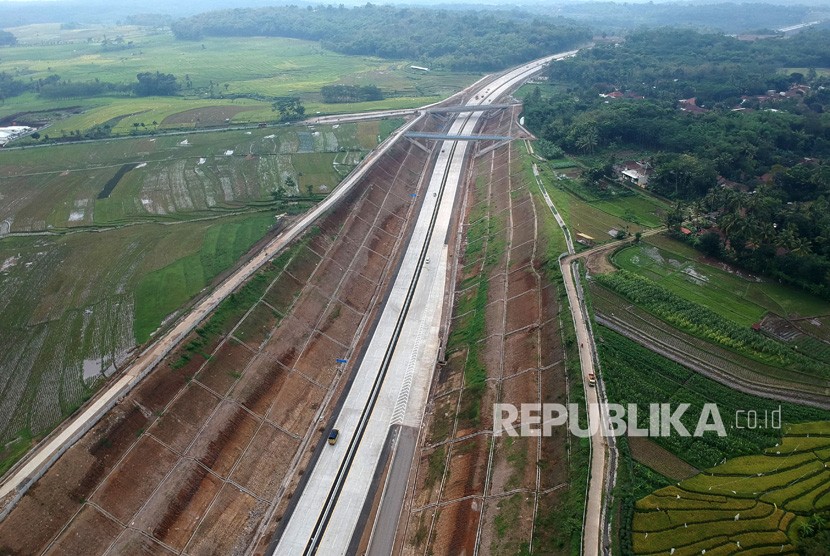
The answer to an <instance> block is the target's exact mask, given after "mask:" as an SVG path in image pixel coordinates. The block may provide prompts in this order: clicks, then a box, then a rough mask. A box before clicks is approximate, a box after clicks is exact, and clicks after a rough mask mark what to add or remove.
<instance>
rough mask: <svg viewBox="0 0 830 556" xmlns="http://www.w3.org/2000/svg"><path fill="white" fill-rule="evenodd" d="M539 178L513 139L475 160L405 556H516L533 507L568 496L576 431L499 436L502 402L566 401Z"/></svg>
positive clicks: (506, 125) (503, 129)
mask: <svg viewBox="0 0 830 556" xmlns="http://www.w3.org/2000/svg"><path fill="white" fill-rule="evenodd" d="M515 116H516V115H515V114H511V113H509V112H505V113H503V114H502V115H501V116H500V117H493V118H492V119H490V120H489V122H488V123H487V124H486V127H485V128H484V130H483V131H482V133H493V134H499V135H507V134H511V131H513V127H514V125H515V124H514V123H513V122H514V121H515ZM485 146H486V145H482V148H483V147H485ZM531 179H532V176H525V175H524V172H523V170H522V164H521V161H520V160H519V153H518V150H515V147H512V146H511V147H501V148H499V149H496V150H494V151H492V152H491V153H488V154H486V155H484V156H482V157H480V158H478V159H476V161H475V165H474V168H473V172H472V175H471V177H470V179H469V180H468V183H467V186H466V203H465V206H466V212H465V215H464V222H463V226H462V234H463V235H462V238H461V239H462V241H461V258H460V260H459V263H458V264H459V268H458V277H457V282H456V284H455V288H456V292H455V304H454V307H453V318H452V321H451V328H450V331H449V340H448V349H447V359H448V362H447V365H446V366H444V367H442V368H441V369H439V371H438V372H437V373H436V379H435V382H434V383H433V385H432V389H431V392H430V403H429V405H428V410H427V411H428V415H427V417H426V421H425V429H424V430H423V431H422V435H421V446H420V451H419V452H418V456H417V461H416V468H415V469H414V470H413V473H415V477H414V490H413V491H412V492H411V493H410V494H409V496H408V499H407V502H406V505H405V509H404V512H405V515H404V517H403V519H402V522H401V526H400V530H399V544H398V546H399V547H400V549H401V553H403V554H432V553H434V554H473V552H474V551H475V550H476V548H478V550H479V551H480V553H481V554H505V553H510V554H512V553H517V552H519V551H520V549H521V547H522V546H523V545H525V544H526V543H529V542H531V540H532V538H531V534H532V530H533V527H532V523H533V518H534V515H536V514H537V513H538V512H540V511H547V509H548V508H551V507H555V506H556V505H558V504H559V503H561V500H560V499H559V498H558V496H559V495H560V493H561V491H562V489H563V488H566V483H567V472H568V470H567V442H568V437H567V435H566V434H565V433H564V432H563V431H556V432H555V434H554V435H553V436H550V437H546V438H515V439H514V438H508V437H505V436H499V437H494V436H493V434H492V426H493V421H492V417H493V415H492V414H493V404H494V403H496V402H501V403H512V404H516V405H519V404H522V403H539V402H553V401H555V402H560V403H565V402H566V400H567V395H566V381H565V368H564V363H563V353H562V347H561V331H560V324H559V305H558V301H557V299H558V296H557V293H556V286H555V285H552V284H549V283H548V282H547V280H546V278H545V277H544V275H543V271H542V268H543V266H544V265H545V264H546V263H547V260H546V256H547V255H546V249H545V245H544V242H543V241H542V240H541V239H540V226H539V222H538V221H537V219H538V218H543V217H544V216H545V213H544V212H542V210H547V209H543V208H542V206H541V205H537V202H536V200H535V199H534V197H533V196H532V195H531V192H530V190H529V188H528V184H529V183H530V180H531ZM537 534H538V533H537Z"/></svg>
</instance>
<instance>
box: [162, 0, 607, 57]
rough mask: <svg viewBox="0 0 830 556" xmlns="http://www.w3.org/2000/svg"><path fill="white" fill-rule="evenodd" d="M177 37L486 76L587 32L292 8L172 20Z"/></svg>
mask: <svg viewBox="0 0 830 556" xmlns="http://www.w3.org/2000/svg"><path fill="white" fill-rule="evenodd" d="M172 29H173V33H174V34H175V35H176V37H178V38H179V39H189V40H198V39H200V38H201V37H203V36H263V35H264V36H278V37H290V38H298V39H309V40H319V41H321V43H322V45H323V46H325V47H326V48H330V49H331V50H334V51H336V52H342V53H345V54H362V55H370V56H380V57H382V58H393V59H408V60H419V61H423V62H425V63H428V64H430V65H436V66H442V67H446V68H449V69H453V70H484V71H487V70H493V69H501V68H505V67H507V66H510V65H514V64H517V63H520V62H524V61H527V60H531V59H533V58H538V57H540V56H543V55H545V54H550V53H553V52H558V51H561V50H565V49H567V48H570V47H572V46H574V45H576V44H578V43H581V42H584V41H587V40H588V39H590V37H591V35H590V33H589V32H588V31H587V29H585V28H583V27H579V26H577V25H574V24H570V23H567V22H564V21H563V20H560V19H550V18H543V17H541V16H540V17H536V18H533V17H531V16H529V15H528V14H526V13H522V14H520V13H512V12H493V11H489V12H476V11H464V12H456V11H446V10H429V9H420V8H419V9H416V8H397V7H392V6H373V5H371V4H367V5H365V6H363V7H359V8H353V9H347V8H345V7H342V6H341V7H333V6H328V7H325V6H318V7H315V8H312V7H311V6H309V7H308V8H299V7H296V6H281V7H269V8H261V9H236V10H225V11H216V12H208V13H205V14H201V15H197V16H194V17H190V18H186V19H182V20H179V21H176V22H175V23H173V25H172Z"/></svg>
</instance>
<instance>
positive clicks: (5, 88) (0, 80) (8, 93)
mask: <svg viewBox="0 0 830 556" xmlns="http://www.w3.org/2000/svg"><path fill="white" fill-rule="evenodd" d="M27 89H28V85H26V83H24V82H23V81H20V80H19V79H15V78H14V77H13V76H12V75H10V74H8V73H6V72H0V102H2V101H4V100H5V99H7V98H11V97H16V96H17V95H21V94H23V93H24V92H26V90H27Z"/></svg>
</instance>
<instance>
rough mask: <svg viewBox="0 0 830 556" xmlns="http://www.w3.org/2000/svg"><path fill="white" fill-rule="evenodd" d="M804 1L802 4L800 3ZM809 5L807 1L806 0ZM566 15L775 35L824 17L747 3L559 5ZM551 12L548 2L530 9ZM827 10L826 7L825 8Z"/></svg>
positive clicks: (611, 24) (638, 25)
mask: <svg viewBox="0 0 830 556" xmlns="http://www.w3.org/2000/svg"><path fill="white" fill-rule="evenodd" d="M799 4H801V3H799ZM805 4H806V2H805ZM557 8H558V10H557V12H558V13H560V14H561V15H562V16H564V17H567V18H570V19H574V20H576V21H584V22H586V23H588V24H590V25H591V26H593V27H594V28H595V29H602V30H605V31H611V32H615V31H620V30H630V29H642V28H644V27H661V26H665V25H671V26H674V27H685V28H695V29H707V30H713V31H721V32H724V33H752V34H760V35H766V34H774V33H775V31H771V30H770V29H775V28H778V27H781V26H782V25H785V24H787V23H789V22H793V23H797V22H799V21H813V20H817V19H821V14H820V13H816V12H817V11H816V10H815V8H814V7H812V6H810V7H808V6H806V5H788V6H785V5H781V3H778V4H766V3H745V2H719V3H711V4H710V3H706V2H687V3H681V2H647V3H646V2H642V3H641V2H603V1H593V2H567V3H561V4H557ZM528 9H531V10H534V11H536V12H543V13H544V12H545V11H549V10H550V7H549V6H548V5H544V4H542V5H540V6H539V7H533V8H528ZM822 11H823V10H822Z"/></svg>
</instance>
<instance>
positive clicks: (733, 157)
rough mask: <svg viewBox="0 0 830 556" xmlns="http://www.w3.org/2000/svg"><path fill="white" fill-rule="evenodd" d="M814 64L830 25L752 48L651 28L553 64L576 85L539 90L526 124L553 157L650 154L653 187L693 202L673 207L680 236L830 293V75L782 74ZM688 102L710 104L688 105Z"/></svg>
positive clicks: (824, 54) (825, 59) (562, 82)
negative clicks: (546, 93) (684, 104)
mask: <svg viewBox="0 0 830 556" xmlns="http://www.w3.org/2000/svg"><path fill="white" fill-rule="evenodd" d="M812 64H816V65H822V66H823V65H825V64H830V33H829V32H827V31H814V32H805V33H802V34H800V35H798V36H796V37H795V38H793V39H787V40H775V39H773V40H768V41H759V42H756V43H751V44H749V43H744V42H741V41H738V40H736V39H733V38H730V37H726V36H723V35H711V34H710V35H707V34H701V33H696V32H692V31H681V30H672V31H668V30H653V31H644V32H638V33H634V34H632V35H631V36H630V37H629V38H628V39H627V40H626V41H625V42H624V43H621V44H620V45H619V46H607V47H606V46H600V47H597V48H594V49H591V50H589V51H585V52H584V53H580V55H579V56H577V57H576V58H574V59H572V60H569V61H565V62H562V63H558V64H555V65H553V66H552V68H551V70H550V71H551V73H550V78H551V80H552V81H553V82H555V83H557V84H558V85H559V86H560V87H561V88H564V89H565V91H564V93H563V94H555V95H552V96H551V97H550V98H544V97H543V95H542V94H541V93H540V92H539V91H538V90H537V91H534V92H532V93H531V94H530V95H528V97H527V98H526V99H525V122H526V124H527V125H528V126H529V127H530V129H532V130H533V131H534V132H536V133H537V135H538V136H539V137H541V138H543V139H544V141H545V149H543V150H546V151H552V152H554V153H555V152H556V151H555V149H554V147H557V148H559V149H562V150H564V151H568V152H571V153H577V154H578V153H584V154H598V155H602V156H608V155H613V153H615V152H617V151H619V150H623V149H632V148H633V149H636V150H639V151H643V150H645V151H648V152H649V153H650V154H647V155H646V159H647V162H648V163H649V164H650V166H651V168H652V175H651V176H650V178H649V182H648V187H649V189H651V190H652V191H654V192H656V193H658V194H660V195H663V196H665V197H669V198H672V199H675V200H677V201H680V202H683V203H686V206H685V207H683V206H678V208H677V209H675V210H673V211H670V213H669V214H668V215H667V224H668V225H669V226H670V228H672V229H674V230H675V231H676V232H677V236H678V237H679V238H685V239H687V240H688V241H689V242H690V243H692V244H693V245H695V246H696V247H698V248H699V249H701V250H702V251H704V252H705V253H706V254H707V255H710V256H716V257H720V258H723V259H725V260H728V261H730V262H733V263H735V264H738V265H740V266H742V267H744V268H747V269H749V270H750V271H752V272H757V273H765V274H768V275H771V276H773V277H775V278H776V279H779V280H781V281H784V282H789V283H792V284H796V285H798V286H801V287H803V288H805V289H807V290H809V291H812V292H815V293H818V294H821V295H824V296H828V297H830V164H827V163H826V160H827V157H828V156H830V79H829V78H828V77H821V76H819V75H818V74H817V72H816V71H814V70H809V71H806V72H805V74H802V73H788V72H784V71H781V69H782V68H783V67H807V68H809V67H810V66H811V65H812ZM795 85H798V86H799V87H800V89H798V92H797V93H796V92H793V91H795V89H792V87H793V86H795ZM767 89H773V90H774V91H775V94H772V95H770V94H768V91H767ZM611 91H619V93H617V94H615V95H614V96H613V97H607V96H606V97H602V96H600V93H609V92H611ZM781 92H785V93H787V94H785V95H781V94H780V93H781ZM688 97H697V99H698V101H699V102H698V106H700V105H704V106H706V107H707V109H706V110H696V111H694V112H696V113H690V112H689V111H683V110H681V109H680V107H681V105H680V104H679V103H678V101H679V100H680V99H685V98H688ZM701 99H702V101H701ZM594 173H596V174H597V175H596V176H594ZM609 174H610V172H609V171H608V170H607V168H605V169H601V168H597V172H592V171H588V172H586V173H585V176H584V179H585V180H586V181H587V182H591V181H597V179H602V177H603V176H607V175H609ZM719 177H720V179H719ZM719 184H720V185H719ZM589 185H590V183H589ZM704 215H705V216H704ZM683 223H685V224H686V225H687V226H690V227H691V228H693V230H694V232H693V233H691V234H690V233H685V234H682V233H680V232H679V228H680V226H681V224H683ZM707 230H708V231H707Z"/></svg>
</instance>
